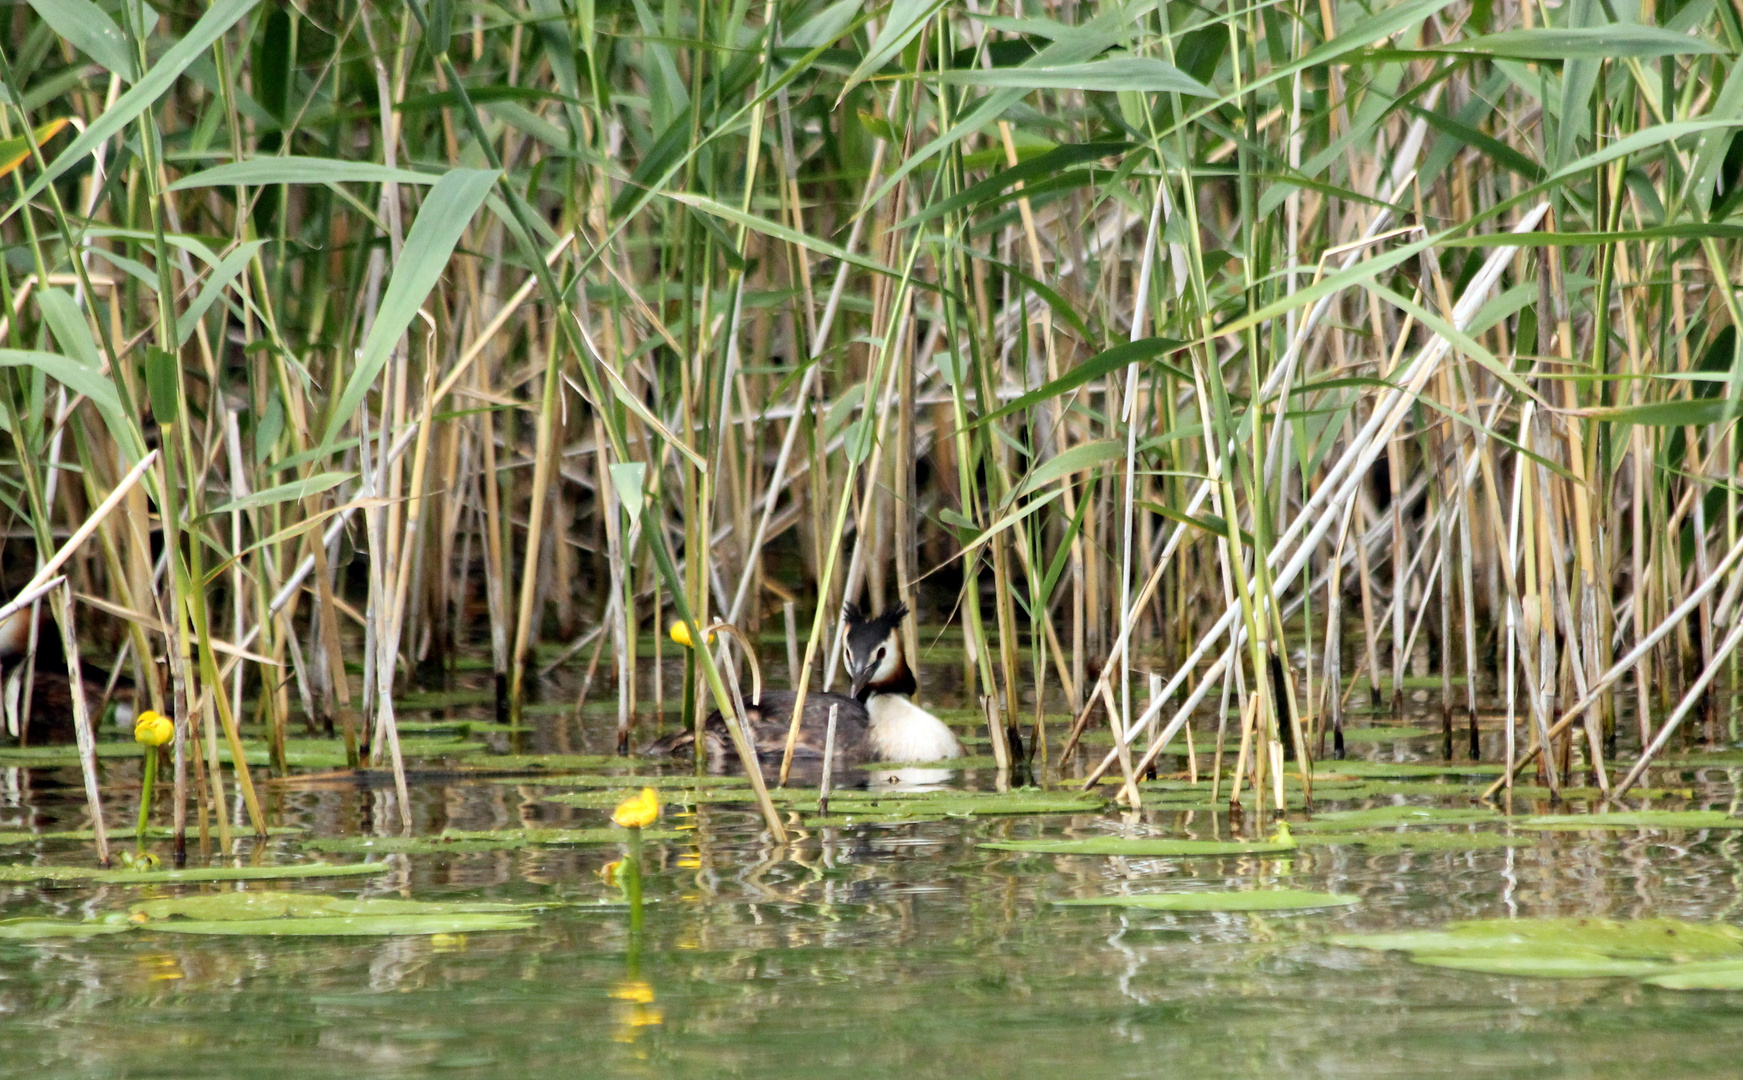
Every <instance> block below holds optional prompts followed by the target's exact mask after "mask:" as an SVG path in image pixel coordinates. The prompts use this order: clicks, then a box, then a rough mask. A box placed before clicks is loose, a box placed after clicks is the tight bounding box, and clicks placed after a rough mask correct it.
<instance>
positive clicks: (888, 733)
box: [865, 694, 962, 761]
mask: <svg viewBox="0 0 1743 1080" xmlns="http://www.w3.org/2000/svg"><path fill="white" fill-rule="evenodd" d="M865 710H866V712H867V713H869V714H870V715H871V723H870V724H869V725H868V726H867V727H866V732H865V737H866V741H867V742H868V743H869V744H870V745H871V749H872V753H873V755H874V756H875V757H877V758H878V759H879V760H881V761H942V760H944V759H945V758H955V757H961V756H962V743H960V742H958V741H957V738H956V733H955V732H953V731H951V730H950V729H949V728H948V727H946V726H945V724H944V721H942V720H940V719H938V718H937V717H936V716H933V715H932V714H931V713H929V712H927V711H926V710H925V709H922V708H921V707H920V706H918V705H916V704H914V703H913V702H912V701H909V700H908V699H907V698H905V697H903V696H902V695H900V694H874V695H872V698H871V700H870V701H867V702H866V703H865Z"/></svg>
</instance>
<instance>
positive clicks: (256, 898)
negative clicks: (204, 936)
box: [127, 889, 546, 922]
mask: <svg viewBox="0 0 1743 1080" xmlns="http://www.w3.org/2000/svg"><path fill="white" fill-rule="evenodd" d="M544 906H546V905H542V904H536V903H532V904H516V903H504V902H501V901H492V900H476V901H473V900H456V901H446V902H441V903H436V902H432V901H428V900H400V899H396V898H393V897H344V896H329V895H327V894H325V893H296V892H280V891H275V890H272V889H250V890H248V891H246V892H223V893H205V894H201V895H197V896H177V897H168V898H165V899H159V900H142V901H140V902H139V903H137V904H134V905H132V906H131V907H130V908H128V909H127V910H128V911H129V912H130V913H131V914H132V915H133V917H134V918H136V919H143V920H147V921H152V920H157V919H200V920H204V921H206V922H241V921H246V920H258V919H308V918H335V917H339V916H345V915H459V914H467V915H479V914H489V915H501V914H508V913H515V912H524V911H533V910H537V909H539V908H541V907H544Z"/></svg>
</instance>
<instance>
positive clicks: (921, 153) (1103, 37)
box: [866, 0, 1451, 206]
mask: <svg viewBox="0 0 1743 1080" xmlns="http://www.w3.org/2000/svg"><path fill="white" fill-rule="evenodd" d="M1434 2H1436V3H1441V4H1446V3H1451V0H1434ZM1155 6H1156V5H1155V2H1154V0H1144V2H1140V3H1136V4H1132V5H1129V6H1126V7H1124V8H1123V9H1122V8H1120V7H1115V8H1113V9H1112V10H1107V11H1102V12H1100V13H1098V14H1097V15H1096V16H1095V17H1094V18H1092V19H1090V20H1089V21H1088V22H1086V23H1084V24H1082V25H1081V26H1079V27H1077V28H1075V32H1073V33H1071V34H1069V35H1066V36H1063V37H1060V38H1058V39H1057V40H1055V41H1053V42H1052V43H1051V44H1049V45H1048V46H1047V47H1046V48H1045V49H1042V50H1041V51H1040V52H1038V53H1036V54H1035V55H1034V56H1033V57H1031V58H1030V59H1029V61H1028V62H1027V63H1026V64H1024V65H1023V66H1024V67H1029V66H1033V67H1064V66H1068V65H1071V64H1081V63H1083V62H1085V61H1087V60H1090V59H1092V58H1093V57H1095V56H1097V55H1098V54H1100V53H1101V52H1102V51H1104V50H1105V49H1107V48H1108V47H1109V46H1110V45H1115V44H1118V43H1119V42H1120V41H1122V40H1123V39H1124V37H1125V35H1126V33H1127V31H1128V27H1129V26H1130V25H1131V24H1132V23H1134V22H1136V21H1137V20H1138V19H1139V18H1141V17H1142V16H1143V15H1145V14H1146V13H1147V12H1149V11H1150V10H1151V9H1152V8H1154V7H1155ZM1368 40H1369V41H1370V42H1371V41H1372V40H1373V39H1372V38H1370V39H1368ZM1028 93H1029V91H1027V90H1023V89H1013V88H1010V87H995V88H993V92H992V93H990V94H987V95H986V96H985V97H983V98H981V99H980V100H979V101H978V102H976V103H975V105H974V108H973V109H971V110H969V112H968V114H967V115H966V116H963V117H962V118H961V119H959V120H958V121H957V122H956V123H955V124H953V125H952V126H951V127H950V129H949V130H948V131H945V132H943V133H942V134H940V135H938V136H937V137H935V138H933V139H932V140H931V141H930V142H928V143H927V144H926V145H925V146H922V147H920V148H919V149H918V150H916V151H914V152H913V153H912V154H910V155H909V156H908V157H907V159H906V160H904V161H903V162H902V164H901V165H900V166H898V167H897V168H895V169H893V170H891V172H890V175H889V176H888V177H887V178H885V180H884V182H883V184H882V185H880V186H879V187H878V189H877V191H875V192H873V193H872V195H871V197H870V198H869V199H868V200H867V202H866V205H867V206H877V205H879V204H880V203H882V202H883V200H884V199H886V198H888V197H889V194H890V192H891V191H893V190H894V189H895V187H896V185H897V184H899V183H901V182H902V180H903V179H904V178H906V177H907V175H908V174H909V173H910V172H912V171H913V170H914V169H917V168H919V167H920V166H921V165H923V164H925V163H926V162H928V161H930V160H931V159H932V158H933V157H935V156H937V155H938V154H939V153H941V152H943V151H944V150H945V149H947V148H948V147H950V146H953V145H954V144H956V143H957V142H959V141H961V140H962V139H964V138H967V137H968V136H970V135H973V134H975V133H976V132H979V131H980V130H982V129H983V128H986V127H987V126H989V125H990V124H992V123H993V122H994V121H996V120H998V119H999V118H1000V117H1002V116H1004V115H1005V112H1006V110H1008V109H1009V108H1010V107H1011V106H1013V105H1015V104H1016V103H1017V102H1019V101H1021V100H1022V99H1023V97H1024V96H1025V95H1027V94H1028Z"/></svg>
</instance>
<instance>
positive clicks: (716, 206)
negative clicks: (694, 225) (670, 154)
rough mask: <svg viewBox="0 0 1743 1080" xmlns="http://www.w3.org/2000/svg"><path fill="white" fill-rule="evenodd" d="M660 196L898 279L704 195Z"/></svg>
mask: <svg viewBox="0 0 1743 1080" xmlns="http://www.w3.org/2000/svg"><path fill="white" fill-rule="evenodd" d="M661 194H662V195H664V196H665V197H666V198H668V199H671V200H672V201H673V202H679V203H683V204H684V205H685V206H688V207H691V208H693V209H696V210H701V211H703V212H704V213H708V214H713V215H714V216H715V217H719V218H724V219H725V220H727V221H730V222H732V223H733V224H735V225H741V226H743V227H744V228H747V229H750V230H751V231H752V232H759V233H762V234H763V235H765V236H772V237H774V238H775V239H777V240H783V241H785V242H787V243H789V244H797V245H798V246H799V247H802V248H805V249H807V250H809V251H815V252H816V253H817V254H819V255H827V256H828V257H829V258H831V259H839V260H841V261H842V262H845V263H848V264H850V265H852V266H857V267H859V268H860V269H862V270H870V271H872V272H873V273H875V274H883V275H885V276H887V277H900V276H901V275H900V274H899V273H897V272H896V271H895V270H893V269H891V268H890V267H888V266H885V265H884V264H883V263H880V262H878V261H877V260H876V259H872V258H869V257H867V256H864V255H858V254H855V253H854V252H851V251H848V250H847V249H846V248H842V247H838V246H836V245H835V244H831V243H829V242H828V241H827V240H820V239H818V238H817V237H815V236H812V235H810V234H809V233H802V232H798V231H795V230H794V229H791V228H788V227H787V226H785V225H782V224H779V223H778V222H774V221H770V220H768V219H767V218H763V217H758V216H757V215H755V214H747V213H745V212H744V211H742V210H740V209H738V208H737V207H735V206H728V205H726V204H725V203H723V202H720V201H718V200H715V199H711V198H708V197H707V196H705V195H692V194H689V193H688V192H682V191H664V192H661ZM913 284H914V285H915V286H916V287H921V288H924V287H927V286H926V285H925V283H924V282H921V281H918V280H916V281H914V283H913Z"/></svg>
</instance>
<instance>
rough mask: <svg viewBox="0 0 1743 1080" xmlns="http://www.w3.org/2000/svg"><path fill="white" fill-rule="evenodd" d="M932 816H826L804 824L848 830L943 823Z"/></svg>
mask: <svg viewBox="0 0 1743 1080" xmlns="http://www.w3.org/2000/svg"><path fill="white" fill-rule="evenodd" d="M943 820H944V818H942V817H939V816H934V815H930V814H923V813H915V814H826V815H824V816H823V817H808V818H805V819H804V820H803V822H802V827H803V828H807V829H848V828H853V827H855V826H859V825H891V826H894V825H917V824H920V823H922V822H927V821H943Z"/></svg>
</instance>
